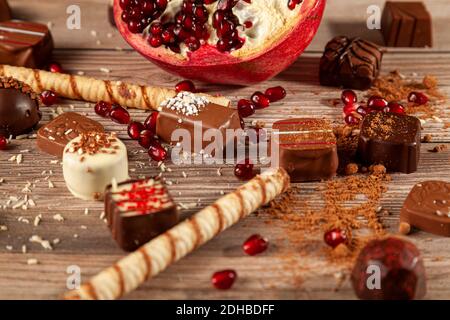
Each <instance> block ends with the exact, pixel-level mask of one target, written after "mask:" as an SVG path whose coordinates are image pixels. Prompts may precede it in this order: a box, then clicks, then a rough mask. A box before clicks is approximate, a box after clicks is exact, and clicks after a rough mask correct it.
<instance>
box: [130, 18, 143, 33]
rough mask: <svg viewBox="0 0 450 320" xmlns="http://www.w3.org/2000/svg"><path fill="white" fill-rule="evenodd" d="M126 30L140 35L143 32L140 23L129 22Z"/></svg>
mask: <svg viewBox="0 0 450 320" xmlns="http://www.w3.org/2000/svg"><path fill="white" fill-rule="evenodd" d="M128 30H130V32H131V33H141V32H142V31H143V30H144V26H143V25H142V22H140V21H136V20H130V21H128Z"/></svg>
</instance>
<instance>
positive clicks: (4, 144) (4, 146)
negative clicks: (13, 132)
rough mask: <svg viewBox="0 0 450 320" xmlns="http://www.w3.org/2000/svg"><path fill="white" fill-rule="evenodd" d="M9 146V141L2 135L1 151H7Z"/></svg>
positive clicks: (0, 137) (0, 136)
mask: <svg viewBox="0 0 450 320" xmlns="http://www.w3.org/2000/svg"><path fill="white" fill-rule="evenodd" d="M7 146H8V139H6V138H5V137H4V136H2V135H0V150H5V149H6V147H7Z"/></svg>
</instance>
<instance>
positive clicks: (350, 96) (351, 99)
mask: <svg viewBox="0 0 450 320" xmlns="http://www.w3.org/2000/svg"><path fill="white" fill-rule="evenodd" d="M341 100H342V102H343V103H344V104H345V105H347V104H351V103H355V102H357V101H358V98H357V97H356V93H355V91H353V90H344V91H342V94H341Z"/></svg>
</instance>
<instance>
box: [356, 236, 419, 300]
mask: <svg viewBox="0 0 450 320" xmlns="http://www.w3.org/2000/svg"><path fill="white" fill-rule="evenodd" d="M351 280H352V284H353V289H354V290H355V293H356V295H357V296H358V298H360V299H366V300H412V299H421V298H423V297H424V295H425V293H426V278H425V267H424V264H423V260H422V258H421V256H420V252H419V250H418V249H417V248H416V246H415V245H414V244H412V243H411V242H409V241H406V240H402V239H400V238H396V237H389V238H385V239H377V240H372V241H370V242H369V243H368V244H367V245H366V246H365V247H364V248H363V249H362V251H361V252H360V254H359V256H358V259H357V261H356V263H355V266H354V268H353V271H352V275H351Z"/></svg>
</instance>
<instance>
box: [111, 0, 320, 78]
mask: <svg viewBox="0 0 450 320" xmlns="http://www.w3.org/2000/svg"><path fill="white" fill-rule="evenodd" d="M325 2H326V0H171V1H167V0H114V17H115V20H116V23H117V27H118V29H119V31H120V33H121V34H122V36H123V37H124V38H125V40H126V41H127V42H128V43H129V44H130V45H131V46H132V47H133V48H135V49H136V50H137V51H138V52H139V53H141V54H142V55H143V56H144V57H146V58H147V59H149V60H150V61H153V62H154V63H156V64H157V65H158V66H160V67H161V68H163V69H165V70H167V71H169V72H171V73H174V74H177V75H179V76H181V77H183V78H188V79H195V80H201V81H206V82H213V83H226V84H241V85H250V84H254V83H257V82H260V81H264V80H266V79H269V78H271V77H273V76H275V75H277V74H278V73H279V72H281V71H283V70H284V69H286V68H287V67H288V66H289V65H290V64H292V63H293V62H294V61H295V60H296V59H297V57H298V56H299V55H300V54H301V53H302V52H303V51H304V50H305V48H306V47H307V46H308V45H309V43H310V42H311V40H312V39H313V37H314V35H315V33H316V31H317V28H318V27H319V24H320V20H321V18H322V14H323V10H324V8H325Z"/></svg>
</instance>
